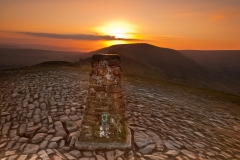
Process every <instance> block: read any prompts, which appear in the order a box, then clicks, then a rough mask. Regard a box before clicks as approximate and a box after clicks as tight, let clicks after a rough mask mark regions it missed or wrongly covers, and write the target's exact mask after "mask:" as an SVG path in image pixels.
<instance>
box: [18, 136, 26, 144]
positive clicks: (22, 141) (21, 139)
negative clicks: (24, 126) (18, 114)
mask: <svg viewBox="0 0 240 160" xmlns="http://www.w3.org/2000/svg"><path fill="white" fill-rule="evenodd" d="M18 142H20V143H26V142H28V138H25V137H21V138H20V139H19V140H18Z"/></svg>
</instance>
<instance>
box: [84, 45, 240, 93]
mask: <svg viewBox="0 0 240 160" xmlns="http://www.w3.org/2000/svg"><path fill="white" fill-rule="evenodd" d="M107 53H117V54H119V55H120V57H121V60H122V68H123V72H124V73H128V74H137V75H141V76H147V77H155V78H159V79H164V80H170V81H174V82H180V83H184V84H187V85H193V86H198V87H207V88H209V87H210V88H213V89H218V90H224V91H228V92H232V91H233V92H235V93H236V92H239V91H240V83H239V82H236V81H234V80H233V81H231V82H229V83H228V80H229V79H225V77H222V75H219V74H217V73H214V72H212V71H211V70H209V69H208V68H207V67H205V66H202V65H200V64H198V63H197V62H195V61H194V60H192V59H190V58H188V57H187V56H185V55H183V54H182V53H180V52H179V51H176V50H173V49H168V48H161V47H157V46H153V45H150V44H145V43H138V44H121V45H113V46H110V47H106V48H102V49H99V50H96V51H93V52H89V53H87V54H86V55H85V56H88V57H91V56H92V55H93V54H107ZM90 61H91V58H87V59H85V60H82V61H81V62H80V63H88V64H90Z"/></svg>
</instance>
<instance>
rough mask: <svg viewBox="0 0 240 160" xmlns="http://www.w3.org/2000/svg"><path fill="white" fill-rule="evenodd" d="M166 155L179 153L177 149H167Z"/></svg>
mask: <svg viewBox="0 0 240 160" xmlns="http://www.w3.org/2000/svg"><path fill="white" fill-rule="evenodd" d="M165 154H166V155H169V156H174V157H175V156H177V155H178V154H179V151H176V150H169V151H167V152H166V153H165Z"/></svg>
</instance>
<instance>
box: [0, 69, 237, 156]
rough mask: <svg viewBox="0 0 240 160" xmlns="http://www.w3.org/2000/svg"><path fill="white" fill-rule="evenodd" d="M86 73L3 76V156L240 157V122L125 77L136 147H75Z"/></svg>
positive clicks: (213, 106) (217, 106) (188, 97)
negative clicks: (125, 148)
mask: <svg viewBox="0 0 240 160" xmlns="http://www.w3.org/2000/svg"><path fill="white" fill-rule="evenodd" d="M88 80H89V77H88V73H87V72H81V71H77V70H65V69H63V70H42V71H41V70H31V71H30V70H22V71H0V93H1V94H0V113H1V117H0V158H1V159H3V160H5V159H6V160H15V159H17V160H25V159H31V160H34V159H44V160H45V159H53V160H58V159H70V160H74V159H81V160H105V159H107V160H113V159H117V160H133V159H136V160H139V159H140V160H145V159H146V160H148V159H150V160H164V159H177V160H188V159H201V160H205V159H206V160H209V159H236V160H237V159H240V118H239V117H236V116H233V115H231V114H230V112H228V111H227V110H224V109H223V108H222V107H221V106H222V105H230V102H224V103H220V102H218V101H214V100H211V99H208V98H207V97H206V98H202V97H199V96H197V95H194V94H193V93H189V92H187V91H184V90H179V89H178V90H177V89H174V88H173V87H167V86H154V84H152V85H146V84H147V82H144V81H141V80H136V82H135V81H134V80H133V79H130V78H124V79H123V82H122V84H123V92H124V98H125V101H126V110H127V121H128V124H129V128H130V129H131V131H132V139H133V146H132V149H131V150H125V151H123V150H118V149H115V150H77V149H76V148H75V147H74V143H75V141H76V137H77V135H78V133H79V129H80V127H81V122H82V119H83V114H84V111H85V109H86V104H85V103H86V97H87V89H88ZM137 81H138V82H137Z"/></svg>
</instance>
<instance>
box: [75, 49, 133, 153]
mask: <svg viewBox="0 0 240 160" xmlns="http://www.w3.org/2000/svg"><path fill="white" fill-rule="evenodd" d="M125 117H126V116H125V103H124V101H123V95H122V90H121V67H120V57H119V56H118V55H117V54H98V55H93V57H92V68H91V72H90V87H89V91H88V99H87V110H86V112H85V114H84V116H83V122H82V127H81V131H80V135H79V137H78V140H77V141H76V143H75V147H76V148H77V149H115V148H118V149H129V148H131V131H130V129H129V128H128V127H127V123H126V119H125Z"/></svg>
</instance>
